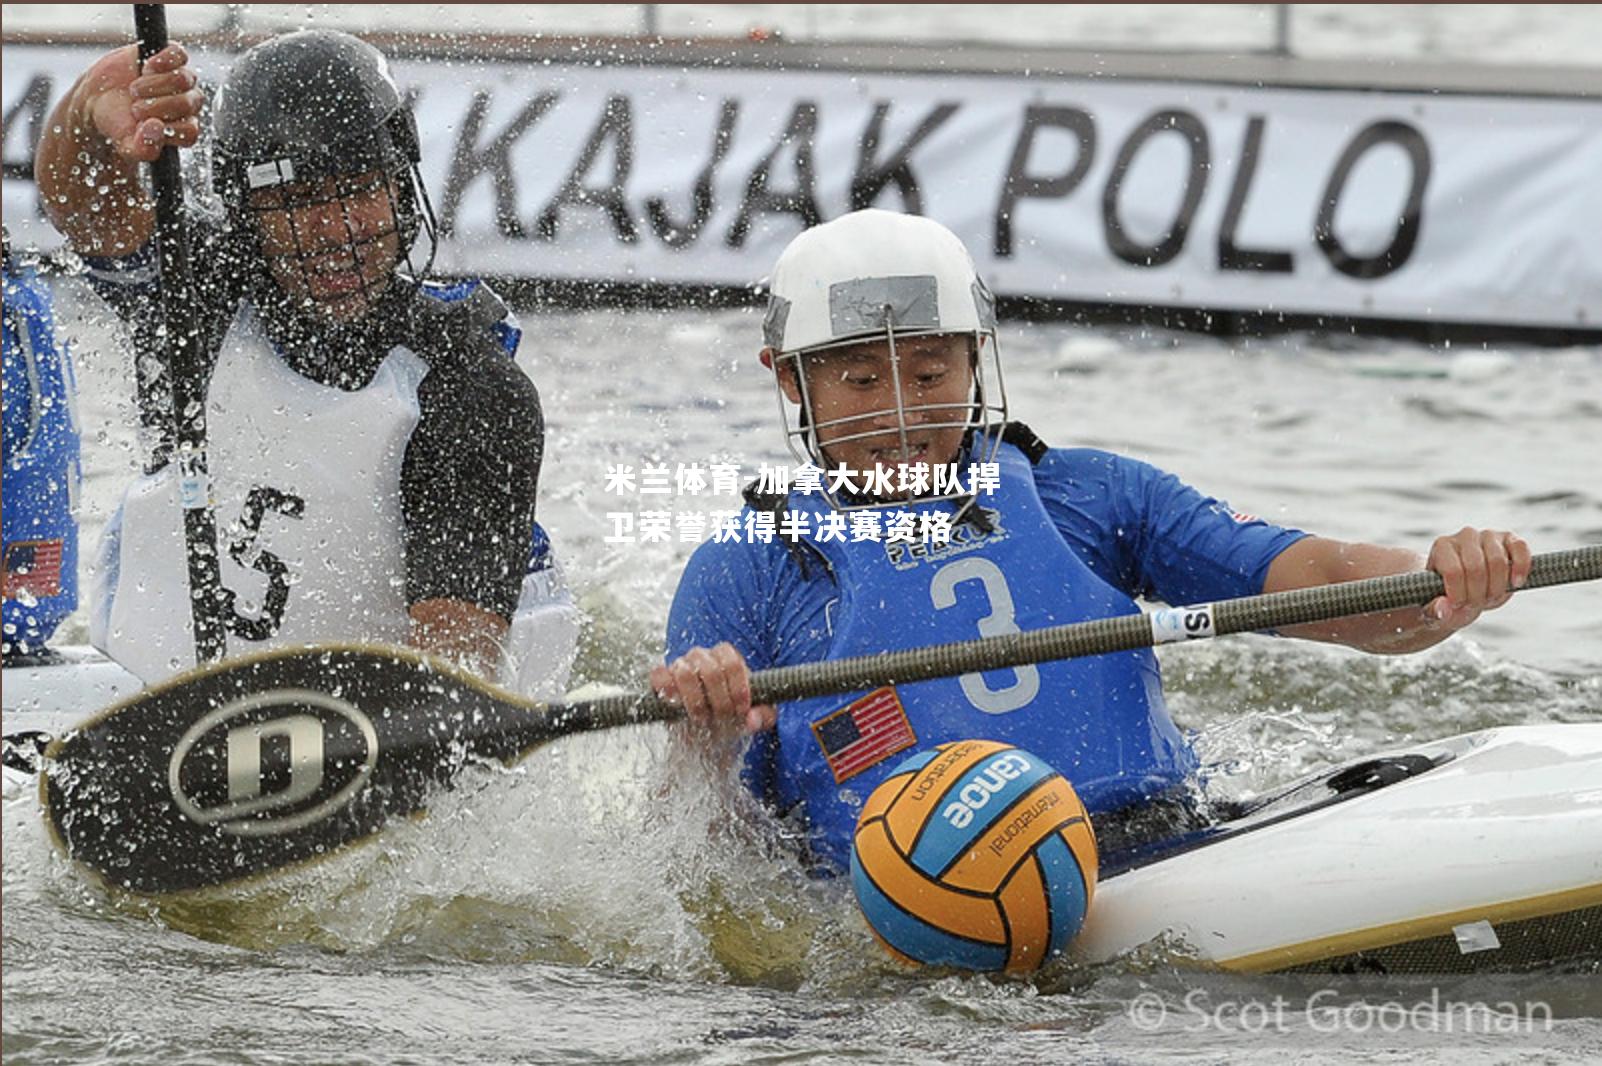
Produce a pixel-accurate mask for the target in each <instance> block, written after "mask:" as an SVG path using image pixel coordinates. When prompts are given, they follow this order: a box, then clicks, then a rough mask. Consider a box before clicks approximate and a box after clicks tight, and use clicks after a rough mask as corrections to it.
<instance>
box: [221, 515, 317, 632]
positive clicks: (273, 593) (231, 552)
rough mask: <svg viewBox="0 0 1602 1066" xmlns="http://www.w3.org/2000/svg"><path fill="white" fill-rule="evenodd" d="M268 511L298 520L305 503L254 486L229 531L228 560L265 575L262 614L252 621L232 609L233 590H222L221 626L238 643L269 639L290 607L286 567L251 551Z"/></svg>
mask: <svg viewBox="0 0 1602 1066" xmlns="http://www.w3.org/2000/svg"><path fill="white" fill-rule="evenodd" d="M268 511H274V512H276V513H278V514H281V515H283V516H284V517H286V518H296V519H298V518H300V517H302V516H303V515H304V514H305V513H306V501H305V500H303V499H302V498H301V497H299V496H296V495H294V494H293V493H289V492H280V491H279V490H278V489H274V488H269V487H268V486H266V485H257V486H256V487H255V488H253V489H251V490H250V494H249V495H248V496H247V497H246V498H245V510H244V513H242V514H241V515H240V516H239V521H238V522H237V523H235V524H234V525H233V526H231V527H230V528H229V530H228V556H229V558H231V559H233V561H234V562H236V563H238V564H239V565H240V566H243V567H249V568H250V569H252V570H256V571H259V572H261V573H263V574H266V575H267V591H266V593H265V595H263V597H262V604H261V614H259V615H257V616H256V617H255V618H248V617H246V616H245V615H242V614H240V613H239V611H238V610H237V609H236V608H235V606H234V604H235V602H236V600H237V599H238V597H237V596H236V594H235V593H234V591H233V590H232V589H228V588H224V589H222V590H221V593H222V601H223V624H224V625H226V626H227V627H228V630H229V632H231V633H233V634H234V635H235V636H237V637H239V638H240V639H241V640H255V641H261V640H270V639H272V636H273V634H275V633H277V632H278V630H279V629H280V628H282V626H283V624H284V608H285V607H286V606H288V604H289V567H288V566H286V565H285V564H284V561H283V560H282V559H280V558H279V557H278V556H276V555H274V554H273V553H272V552H270V551H255V550H254V549H255V547H256V538H257V537H258V536H259V535H260V534H261V521H262V519H263V518H265V517H266V515H267V512H268ZM252 556H254V557H252Z"/></svg>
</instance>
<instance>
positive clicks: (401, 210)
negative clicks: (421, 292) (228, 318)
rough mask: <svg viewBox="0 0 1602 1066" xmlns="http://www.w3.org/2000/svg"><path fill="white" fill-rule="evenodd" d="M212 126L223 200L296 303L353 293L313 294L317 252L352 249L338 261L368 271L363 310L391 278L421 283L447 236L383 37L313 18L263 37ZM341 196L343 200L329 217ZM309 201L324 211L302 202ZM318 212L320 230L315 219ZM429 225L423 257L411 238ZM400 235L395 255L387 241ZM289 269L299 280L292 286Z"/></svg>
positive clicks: (239, 67) (228, 87)
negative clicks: (312, 227) (313, 25)
mask: <svg viewBox="0 0 1602 1066" xmlns="http://www.w3.org/2000/svg"><path fill="white" fill-rule="evenodd" d="M213 132H214V139H213V146H214V147H213V161H212V178H213V184H214V186H215V187H216V189H217V192H218V194H219V195H220V197H221V200H222V204H223V207H224V210H225V211H226V213H227V215H228V217H229V219H230V222H231V224H232V225H233V226H234V227H236V228H237V229H238V230H240V231H241V232H242V234H243V236H244V237H245V243H246V246H247V247H253V248H254V250H255V251H256V252H257V253H258V254H260V255H261V256H262V257H263V266H264V267H266V268H267V269H266V270H264V273H265V274H267V275H268V276H270V277H272V278H273V281H274V282H275V284H276V286H277V288H278V289H279V290H281V293H282V295H284V296H287V297H290V298H291V301H292V302H293V303H297V304H299V305H300V306H299V308H297V310H302V311H305V310H311V311H312V312H313V317H318V313H319V312H321V311H324V310H327V308H326V307H325V306H324V305H326V304H330V303H336V302H341V301H344V300H347V299H348V298H349V296H350V295H352V293H348V292H347V293H341V294H340V295H339V296H338V297H337V298H328V297H323V298H315V297H313V296H312V293H313V291H314V290H312V289H311V288H310V287H309V286H308V284H307V282H308V281H309V279H310V277H311V276H312V275H313V274H314V273H315V271H314V270H313V266H314V263H313V261H314V260H317V259H322V260H325V261H340V260H342V261H343V262H340V263H339V265H341V266H347V267H348V268H349V269H354V270H357V271H358V272H359V273H360V274H361V276H362V286H361V289H360V295H362V296H363V297H364V299H365V302H366V304H367V307H366V309H365V310H363V311H361V312H360V315H365V314H366V311H367V310H371V309H372V306H373V304H374V301H375V300H377V299H378V298H379V297H381V296H383V295H384V293H385V291H386V290H390V289H394V288H395V287H396V286H397V283H400V284H404V283H406V282H410V283H411V285H412V286H414V287H415V285H416V284H417V283H420V282H421V280H422V279H423V278H424V277H426V276H427V274H428V272H429V271H430V270H431V269H432V267H433V262H434V257H435V255H436V253H437V249H438V237H437V231H436V226H435V221H434V213H433V208H432V206H431V205H430V204H429V201H428V195H427V193H426V191H425V189H424V187H423V182H422V176H421V174H420V173H419V171H418V164H419V162H420V160H421V153H420V150H419V143H418V136H417V123H416V119H415V118H414V117H413V116H412V113H411V111H410V110H409V109H408V108H407V107H406V104H405V101H404V99H403V98H402V96H401V94H400V92H399V90H398V88H397V87H396V85H395V82H394V79H393V78H392V77H391V76H390V73H389V68H388V64H387V62H386V60H385V59H384V56H383V54H382V53H380V52H379V51H378V50H377V49H376V48H374V47H373V46H372V45H370V44H367V43H365V42H363V41H361V40H359V39H357V38H355V37H352V36H350V35H349V34H345V33H340V32H338V31H333V30H303V31H299V32H296V33H291V34H286V35H284V36H282V37H278V38H273V39H271V40H269V41H267V42H264V43H262V44H260V45H257V46H256V47H254V48H252V49H251V50H250V51H248V52H246V53H245V55H244V56H242V57H241V58H240V60H239V61H238V62H237V63H236V64H235V66H234V69H233V70H232V71H231V72H230V74H229V78H228V81H227V83H226V84H225V85H224V86H223V89H222V92H221V93H220V94H219V96H218V99H217V103H216V107H215V111H214V120H213ZM380 194H382V197H383V199H385V200H387V206H388V215H387V218H385V219H382V220H380V219H379V218H378V217H377V216H378V214H379V213H380V212H379V210H378V204H377V203H376V202H375V201H376V200H377V198H378V197H379V196H380ZM332 203H337V204H338V211H337V214H336V216H335V218H333V219H330V218H329V212H330V211H331V209H330V208H329V207H328V205H329V204H332ZM307 209H315V210H316V211H317V212H319V214H318V215H317V216H315V217H314V216H313V215H311V214H310V213H303V212H307ZM276 212H282V213H283V218H282V219H273V220H272V221H271V222H270V223H269V222H268V221H267V219H266V217H265V216H267V215H268V214H269V213H276ZM314 220H315V221H316V223H317V225H318V232H317V233H315V234H313V233H311V232H309V231H308V229H307V225H308V224H309V223H311V222H313V221H314ZM339 221H343V224H344V239H343V241H341V240H339V239H338V236H337V231H338V228H339ZM375 223H377V224H376V225H375ZM269 230H270V231H271V235H272V240H271V242H270V243H271V244H272V246H273V247H272V248H271V254H270V257H269V250H268V244H269V241H268V239H267V235H268V231H269ZM420 232H421V233H425V234H426V235H427V237H428V249H427V255H426V258H425V259H424V260H423V262H422V263H421V265H420V266H419V264H418V263H417V262H416V261H415V260H414V259H413V251H412V246H413V245H414V244H415V243H416V240H417V236H418V234H419V233H420ZM391 242H392V243H393V246H394V248H393V254H392V255H388V254H387V249H386V248H384V247H382V246H383V245H386V244H389V243H391ZM377 255H386V257H387V258H388V260H389V261H387V262H384V263H383V267H384V269H383V270H382V271H370V269H369V268H370V265H371V263H372V260H373V258H374V257H375V256H377ZM269 258H270V261H269ZM402 264H404V267H405V269H404V270H402V269H401V267H402ZM370 273H374V274H376V275H377V276H376V277H375V276H369V274H370ZM286 274H288V275H289V277H291V278H292V279H294V280H293V281H292V282H291V286H292V289H299V290H300V291H299V292H296V291H283V290H285V276H286ZM297 275H298V276H297ZM295 282H298V284H295Z"/></svg>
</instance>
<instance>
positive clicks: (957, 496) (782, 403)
mask: <svg viewBox="0 0 1602 1066" xmlns="http://www.w3.org/2000/svg"><path fill="white" fill-rule="evenodd" d="M883 321H884V323H885V325H884V330H883V332H882V333H873V334H867V335H864V336H857V337H852V338H850V339H848V340H842V341H836V342H833V343H830V344H824V345H817V346H814V347H810V348H803V349H797V350H795V351H790V352H780V353H778V354H777V356H776V357H775V359H774V369H775V374H774V387H775V391H776V393H777V394H778V398H779V418H780V420H781V423H782V424H783V426H784V434H785V443H786V445H787V446H788V447H789V449H790V453H791V454H792V455H793V456H795V458H796V460H797V461H798V462H800V463H805V464H811V465H813V466H816V467H818V468H819V469H822V470H824V471H828V470H830V469H831V466H830V462H829V459H828V458H827V457H826V456H825V454H824V444H823V442H822V441H821V440H820V431H827V430H830V429H836V428H846V429H847V430H848V432H846V433H844V434H842V435H839V436H833V437H832V439H830V440H829V444H830V445H839V444H845V443H849V442H851V441H857V440H865V439H868V438H871V437H879V438H882V437H886V436H888V435H889V434H891V433H894V434H896V435H897V436H898V438H899V446H900V449H901V452H902V454H903V455H906V454H908V453H909V448H908V439H907V437H908V433H909V431H911V430H927V429H929V428H931V426H936V425H938V426H939V427H941V428H946V427H952V426H959V425H960V426H961V427H962V428H963V430H964V431H965V432H964V436H963V440H964V444H965V451H966V458H967V462H969V463H988V462H993V461H994V460H995V456H996V450H997V449H998V448H999V447H1000V444H1001V429H1002V426H1003V425H1004V424H1005V423H1006V421H1007V390H1006V382H1005V380H1004V378H1003V376H1002V373H1001V358H1000V352H999V350H998V347H997V341H996V332H995V327H994V326H993V325H989V326H986V327H982V328H979V329H975V330H971V331H966V330H965V331H962V332H961V333H957V332H955V331H952V330H944V329H911V330H906V329H903V330H898V329H896V328H895V323H894V309H893V308H892V307H891V306H889V305H885V307H884V308H883ZM929 336H965V337H967V338H968V352H969V367H970V369H971V371H972V374H973V390H972V393H971V394H970V397H969V399H968V400H967V401H965V402H960V403H928V404H912V405H908V404H907V403H906V402H905V400H904V399H903V391H902V383H901V356H900V353H899V352H898V351H897V348H896V340H897V338H898V337H899V338H902V339H907V338H912V337H929ZM880 339H883V340H884V341H885V343H886V344H887V345H888V347H889V355H890V374H891V388H892V390H893V393H894V405H893V406H892V407H887V408H882V409H879V410H875V411H868V412H864V413H861V414H854V415H850V416H847V417H845V418H837V419H830V420H827V421H819V420H818V419H817V418H816V417H815V415H814V412H813V405H812V394H811V390H810V388H809V386H808V382H807V378H808V375H807V373H806V371H807V367H808V363H809V362H810V361H811V360H813V359H814V358H815V357H817V356H822V355H827V354H828V353H830V352H833V351H837V350H839V349H842V348H849V347H856V346H858V345H861V344H864V343H871V342H873V341H876V340H880ZM782 366H787V367H789V368H790V369H791V371H792V372H793V373H794V375H795V380H796V382H797V387H798V389H799V392H800V398H801V402H800V405H799V407H798V408H797V409H796V411H795V417H794V420H793V421H792V418H791V409H792V406H793V405H792V404H791V403H790V402H789V400H788V398H787V397H786V396H785V394H784V389H783V386H782V384H781V383H780V381H779V374H778V373H777V371H778V369H779V368H780V367H782ZM952 412H961V417H959V418H951V417H948V416H949V415H950V414H951V413H952ZM885 415H892V416H893V417H894V419H895V426H894V428H863V429H860V430H851V428H850V427H851V424H852V423H856V424H867V423H870V422H872V421H874V420H877V419H880V418H882V417H883V416H885ZM909 415H918V416H920V417H921V418H927V417H928V416H933V420H932V421H918V422H917V423H916V424H913V423H911V422H909V419H908V416H909ZM935 458H937V459H938V461H940V462H944V461H946V459H945V457H935ZM958 458H961V456H959V457H958ZM859 473H860V472H859ZM955 473H956V474H957V475H958V477H957V478H956V479H955V480H956V481H957V482H958V483H960V484H961V485H966V484H967V483H968V481H969V475H968V471H967V470H966V469H963V470H959V471H956V472H955ZM929 477H930V482H931V484H932V483H933V471H932V470H931V471H930V474H929ZM837 484H838V482H831V479H829V478H825V479H824V480H823V485H822V488H823V493H822V494H823V496H824V498H825V499H826V500H828V502H829V506H831V507H832V508H834V509H835V510H837V511H861V510H870V509H885V508H893V507H901V506H905V504H906V503H907V502H909V501H907V500H900V499H892V500H883V499H865V498H852V499H847V498H845V497H843V496H842V495H841V494H840V493H839V492H837V491H835V489H834V487H833V486H834V485H837ZM917 499H918V500H919V501H920V502H922V501H929V500H960V501H962V506H961V507H959V509H958V511H957V516H958V517H960V516H961V515H962V513H963V512H965V511H966V510H967V509H968V507H969V506H971V505H972V504H973V502H974V501H973V496H972V494H971V493H969V492H967V491H965V490H963V489H960V488H953V489H952V490H951V491H946V492H941V493H934V492H928V493H923V494H920V495H919V496H918V497H917Z"/></svg>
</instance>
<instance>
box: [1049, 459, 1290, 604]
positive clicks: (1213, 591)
mask: <svg viewBox="0 0 1602 1066" xmlns="http://www.w3.org/2000/svg"><path fill="white" fill-rule="evenodd" d="M1035 483H1036V486H1037V487H1038V488H1039V490H1040V496H1041V500H1042V501H1043V502H1044V503H1045V505H1046V511H1047V513H1048V514H1050V516H1051V518H1052V521H1053V523H1054V524H1055V525H1056V526H1057V529H1058V531H1059V532H1061V533H1062V535H1063V538H1064V539H1065V540H1067V542H1068V544H1069V546H1070V547H1072V548H1074V549H1075V550H1076V551H1077V552H1078V553H1079V555H1080V557H1081V558H1082V559H1084V560H1085V562H1086V564H1087V565H1089V566H1090V568H1091V570H1093V571H1095V572H1096V573H1097V574H1098V575H1100V576H1101V577H1102V578H1103V579H1104V580H1106V581H1107V582H1108V584H1110V585H1112V586H1114V587H1115V588H1118V589H1121V590H1122V591H1124V592H1125V593H1127V594H1129V595H1131V596H1141V597H1146V598H1149V599H1157V600H1162V601H1164V602H1166V603H1171V604H1188V603H1201V602H1206V601H1209V600H1221V599H1232V598H1234V597H1237V596H1253V595H1256V594H1258V593H1260V592H1262V590H1263V582H1264V581H1265V580H1266V579H1267V577H1268V567H1269V564H1271V563H1272V562H1273V561H1274V559H1275V557H1276V556H1278V555H1279V553H1280V552H1282V551H1284V550H1285V549H1286V548H1288V547H1290V546H1291V545H1292V544H1294V543H1296V542H1297V541H1298V540H1300V539H1302V538H1303V537H1305V536H1307V534H1306V533H1304V532H1302V531H1300V530H1296V529H1287V528H1285V527H1282V526H1276V525H1273V524H1271V523H1268V522H1264V521H1263V520H1261V519H1259V518H1256V517H1253V516H1250V515H1245V514H1241V513H1239V512H1237V511H1234V510H1233V509H1232V508H1230V506H1229V505H1228V504H1226V503H1223V502H1221V501H1219V500H1217V499H1214V498H1213V497H1211V496H1204V495H1203V494H1202V493H1200V492H1198V491H1196V490H1195V489H1193V488H1191V487H1190V486H1189V485H1187V484H1185V483H1184V482H1183V481H1180V480H1179V478H1177V477H1175V476H1174V475H1172V474H1169V473H1166V472H1164V471H1162V470H1159V469H1157V468H1156V467H1154V466H1152V465H1150V464H1149V463H1143V462H1140V461H1139V460H1135V459H1129V458H1126V457H1123V456H1119V455H1114V454H1112V453H1110V452H1104V451H1098V450H1095V449H1090V448H1072V449H1066V448H1065V449H1052V450H1051V451H1050V452H1048V453H1047V454H1046V456H1045V457H1044V458H1042V459H1041V461H1040V463H1039V465H1038V466H1037V467H1036V468H1035Z"/></svg>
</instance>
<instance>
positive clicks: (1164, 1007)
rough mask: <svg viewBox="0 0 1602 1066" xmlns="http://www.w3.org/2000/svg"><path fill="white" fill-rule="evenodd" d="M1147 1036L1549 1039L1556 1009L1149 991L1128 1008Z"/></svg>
mask: <svg viewBox="0 0 1602 1066" xmlns="http://www.w3.org/2000/svg"><path fill="white" fill-rule="evenodd" d="M1125 1015H1126V1016H1127V1017H1128V1019H1129V1022H1130V1024H1131V1025H1133V1026H1134V1028H1135V1029H1137V1030H1138V1031H1140V1032H1143V1033H1156V1032H1187V1033H1204V1032H1213V1033H1234V1034H1250V1035H1256V1034H1280V1033H1285V1034H1289V1033H1303V1034H1306V1033H1313V1034H1329V1035H1334V1034H1344V1035H1348V1036H1359V1037H1360V1036H1363V1035H1365V1034H1377V1035H1382V1036H1394V1035H1398V1034H1402V1033H1429V1034H1438V1035H1458V1036H1508V1037H1521V1036H1533V1035H1535V1034H1538V1033H1550V1032H1551V1031H1552V1027H1553V1011H1552V1005H1551V1004H1550V1003H1548V1002H1546V1001H1545V1000H1533V999H1531V1000H1498V1001H1489V1000H1480V999H1461V1000H1460V999H1453V998H1451V997H1450V996H1448V995H1443V994H1442V992H1441V989H1440V988H1439V987H1431V988H1429V989H1428V991H1423V990H1421V991H1420V992H1419V993H1418V994H1417V995H1414V996H1412V997H1408V996H1405V995H1402V994H1398V993H1397V992H1395V991H1394V990H1393V991H1392V993H1391V995H1390V996H1389V998H1386V999H1383V1000H1379V999H1368V998H1363V997H1361V996H1358V995H1355V994H1354V993H1353V991H1352V990H1351V989H1350V988H1346V989H1340V988H1334V987H1326V988H1318V989H1314V990H1312V991H1310V992H1308V994H1307V995H1306V996H1305V997H1304V996H1290V995H1284V994H1275V995H1273V996H1268V997H1263V998H1251V997H1238V996H1237V997H1227V996H1214V995H1212V994H1211V993H1209V991H1208V990H1207V989H1206V988H1192V989H1190V990H1189V991H1188V992H1186V993H1185V995H1184V996H1183V997H1170V996H1165V995H1163V994H1162V993H1160V992H1155V991H1147V992H1142V993H1141V994H1140V995H1138V996H1135V997H1134V998H1133V999H1131V1000H1130V1001H1129V1003H1128V1005H1127V1007H1126V1008H1125Z"/></svg>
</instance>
